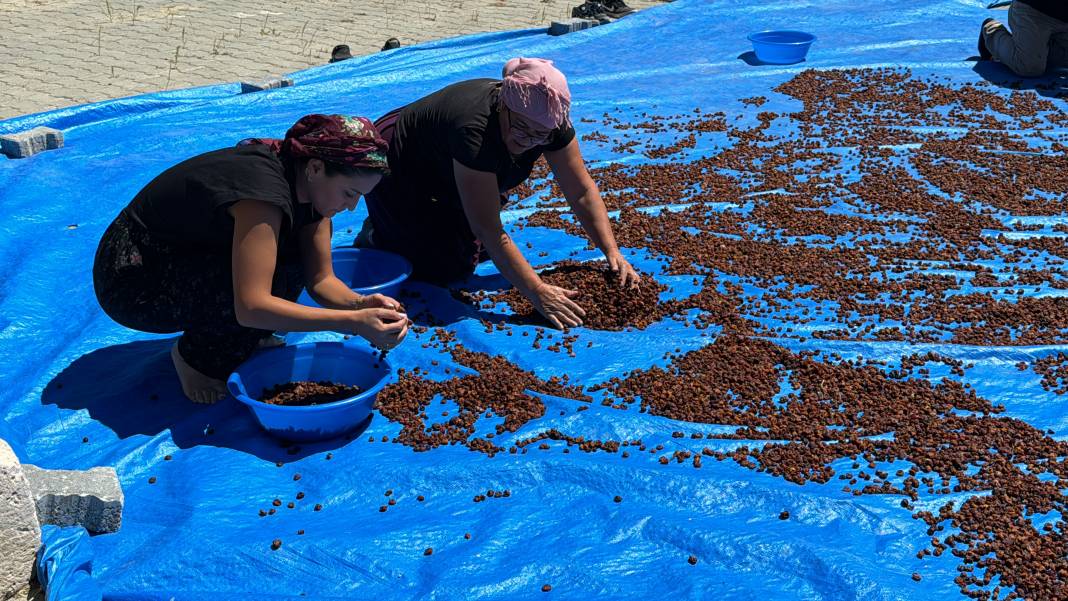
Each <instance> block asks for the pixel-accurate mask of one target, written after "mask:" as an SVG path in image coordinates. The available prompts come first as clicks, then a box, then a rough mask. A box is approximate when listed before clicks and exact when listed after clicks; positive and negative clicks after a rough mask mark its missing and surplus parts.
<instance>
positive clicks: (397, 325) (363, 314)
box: [350, 308, 408, 350]
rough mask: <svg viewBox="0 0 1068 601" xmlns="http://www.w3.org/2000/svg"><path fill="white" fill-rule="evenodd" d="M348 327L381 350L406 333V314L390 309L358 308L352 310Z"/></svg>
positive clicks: (393, 345) (391, 346) (394, 343)
mask: <svg viewBox="0 0 1068 601" xmlns="http://www.w3.org/2000/svg"><path fill="white" fill-rule="evenodd" d="M352 316H353V317H352V319H353V321H352V323H351V324H350V329H351V330H352V332H353V333H354V334H357V335H359V336H362V337H363V338H365V339H366V340H367V341H368V342H370V343H371V344H373V345H375V346H376V347H378V348H380V349H382V350H389V349H391V348H393V347H395V346H397V345H398V344H400V342H401V340H404V337H405V336H406V335H407V334H408V316H407V315H405V314H404V313H401V312H399V311H394V310H392V309H382V308H375V309H359V310H357V311H353V312H352Z"/></svg>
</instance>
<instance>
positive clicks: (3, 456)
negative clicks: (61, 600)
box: [0, 439, 41, 599]
mask: <svg viewBox="0 0 1068 601" xmlns="http://www.w3.org/2000/svg"><path fill="white" fill-rule="evenodd" d="M40 546H41V526H40V524H38V523H37V511H36V509H35V508H34V503H33V495H32V493H30V485H29V482H27V480H26V477H25V475H23V470H22V466H21V465H20V464H19V460H18V457H16V456H15V452H14V451H12V450H11V447H10V446H8V444H7V443H6V442H5V441H4V440H3V439H0V599H7V598H8V597H10V596H12V595H14V594H15V593H16V592H18V591H20V590H22V589H23V588H24V587H25V586H26V585H27V584H28V583H29V582H30V577H31V576H32V575H33V564H34V560H35V559H36V557H37V548H38V547H40Z"/></svg>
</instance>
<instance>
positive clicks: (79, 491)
mask: <svg viewBox="0 0 1068 601" xmlns="http://www.w3.org/2000/svg"><path fill="white" fill-rule="evenodd" d="M22 470H23V473H24V474H25V475H26V480H27V482H29V485H30V490H31V491H32V493H33V498H34V499H35V501H36V504H37V519H38V521H39V522H40V523H41V524H51V525H53V526H82V527H84V528H85V529H86V530H88V531H89V532H90V533H91V534H101V533H108V532H115V531H117V530H118V529H119V527H120V526H122V505H123V500H124V499H123V494H122V487H121V486H120V485H119V477H118V476H117V475H116V474H115V469H114V468H110V467H94V468H92V469H90V470H86V471H79V470H45V469H41V468H39V467H36V466H33V465H24V466H22Z"/></svg>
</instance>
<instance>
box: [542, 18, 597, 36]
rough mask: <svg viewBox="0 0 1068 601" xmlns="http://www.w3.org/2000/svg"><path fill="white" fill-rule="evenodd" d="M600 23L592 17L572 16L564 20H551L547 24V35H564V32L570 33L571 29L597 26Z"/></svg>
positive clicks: (578, 29) (576, 29) (579, 29)
mask: <svg viewBox="0 0 1068 601" xmlns="http://www.w3.org/2000/svg"><path fill="white" fill-rule="evenodd" d="M598 25H600V23H598V22H597V21H595V20H593V19H580V18H578V17H573V18H571V19H568V20H566V21H553V22H552V24H550V25H549V35H564V34H565V33H571V32H572V31H582V30H583V29H589V28H591V27H597V26H598Z"/></svg>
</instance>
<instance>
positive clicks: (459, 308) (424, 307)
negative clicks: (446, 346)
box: [402, 273, 548, 327]
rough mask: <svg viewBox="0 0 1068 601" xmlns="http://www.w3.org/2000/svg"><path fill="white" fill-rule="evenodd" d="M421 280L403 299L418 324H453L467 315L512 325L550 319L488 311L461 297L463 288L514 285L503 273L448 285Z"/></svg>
mask: <svg viewBox="0 0 1068 601" xmlns="http://www.w3.org/2000/svg"><path fill="white" fill-rule="evenodd" d="M417 284H418V285H417V286H410V285H409V286H406V287H405V292H406V293H407V294H405V295H404V298H403V299H402V300H403V301H404V306H405V307H406V308H407V309H408V312H409V314H410V316H411V319H412V321H413V322H414V323H415V324H416V325H420V326H428V327H438V326H450V325H453V324H456V323H458V322H461V321H463V320H465V319H474V320H476V321H482V320H486V321H491V322H493V323H498V322H504V323H507V324H511V325H548V324H547V323H535V322H531V321H530V320H523V319H521V318H519V317H517V316H515V315H511V314H506V313H494V312H492V311H487V310H485V309H482V308H480V307H476V306H474V305H472V304H471V303H469V302H467V301H464V300H461V299H460V298H459V297H458V294H459V293H460V292H476V291H480V290H490V291H492V290H502V289H507V288H511V287H512V285H511V284H510V283H509V282H508V280H506V279H504V276H502V275H501V274H499V273H492V274H487V275H479V274H476V275H472V276H470V277H467V278H465V279H463V280H460V281H458V282H455V283H452V284H450V285H449V287H448V288H442V287H439V286H433V285H430V284H425V283H423V282H418V283H417ZM412 292H416V293H417V294H418V296H417V297H414V298H413V297H412V296H411V293H412ZM431 307H433V310H431V309H430V308H431Z"/></svg>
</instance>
